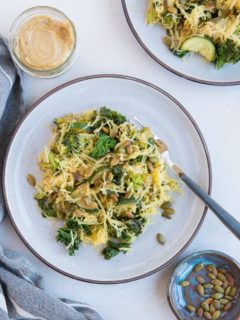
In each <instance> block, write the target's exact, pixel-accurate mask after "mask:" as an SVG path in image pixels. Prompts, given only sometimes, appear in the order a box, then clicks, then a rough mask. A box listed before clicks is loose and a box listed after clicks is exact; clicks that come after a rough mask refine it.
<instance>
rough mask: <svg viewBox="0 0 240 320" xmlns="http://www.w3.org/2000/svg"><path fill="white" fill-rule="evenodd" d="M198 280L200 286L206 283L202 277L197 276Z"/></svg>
mask: <svg viewBox="0 0 240 320" xmlns="http://www.w3.org/2000/svg"><path fill="white" fill-rule="evenodd" d="M196 280H197V281H198V282H199V283H200V284H204V283H205V282H206V281H205V280H204V279H203V277H201V276H196Z"/></svg>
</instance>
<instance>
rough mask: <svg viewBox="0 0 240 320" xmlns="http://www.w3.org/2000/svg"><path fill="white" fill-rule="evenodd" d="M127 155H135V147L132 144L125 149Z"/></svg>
mask: <svg viewBox="0 0 240 320" xmlns="http://www.w3.org/2000/svg"><path fill="white" fill-rule="evenodd" d="M125 149H126V151H127V154H129V155H130V154H132V153H133V147H132V145H131V144H129V145H128V146H126V147H125Z"/></svg>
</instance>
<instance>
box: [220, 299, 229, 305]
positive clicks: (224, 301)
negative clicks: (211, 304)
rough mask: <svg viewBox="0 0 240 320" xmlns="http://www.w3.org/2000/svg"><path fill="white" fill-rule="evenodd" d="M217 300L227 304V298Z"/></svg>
mask: <svg viewBox="0 0 240 320" xmlns="http://www.w3.org/2000/svg"><path fill="white" fill-rule="evenodd" d="M219 302H220V303H221V304H223V305H225V304H228V302H229V301H228V300H227V299H220V300H219Z"/></svg>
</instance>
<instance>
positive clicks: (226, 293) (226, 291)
mask: <svg viewBox="0 0 240 320" xmlns="http://www.w3.org/2000/svg"><path fill="white" fill-rule="evenodd" d="M231 289H232V288H231V287H227V289H226V290H225V292H224V294H225V296H228V295H229V293H230V292H231Z"/></svg>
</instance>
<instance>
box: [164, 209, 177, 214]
mask: <svg viewBox="0 0 240 320" xmlns="http://www.w3.org/2000/svg"><path fill="white" fill-rule="evenodd" d="M164 213H166V214H170V215H171V214H174V213H175V210H174V209H173V208H165V209H164Z"/></svg>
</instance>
